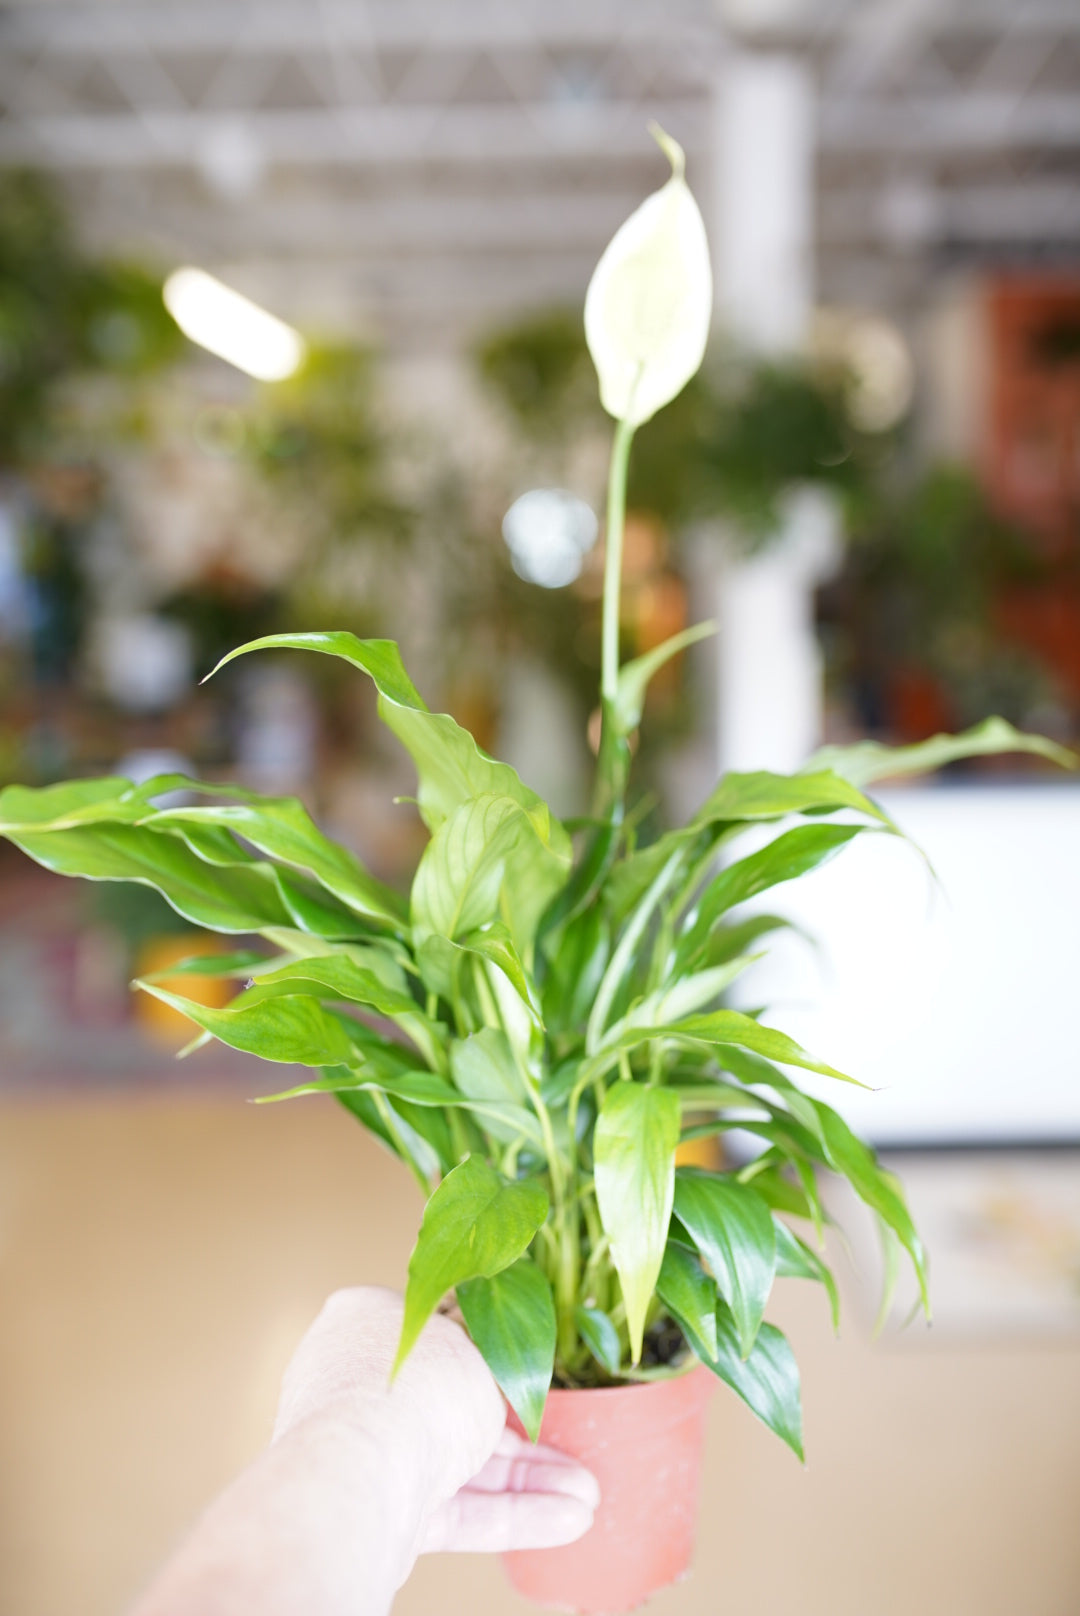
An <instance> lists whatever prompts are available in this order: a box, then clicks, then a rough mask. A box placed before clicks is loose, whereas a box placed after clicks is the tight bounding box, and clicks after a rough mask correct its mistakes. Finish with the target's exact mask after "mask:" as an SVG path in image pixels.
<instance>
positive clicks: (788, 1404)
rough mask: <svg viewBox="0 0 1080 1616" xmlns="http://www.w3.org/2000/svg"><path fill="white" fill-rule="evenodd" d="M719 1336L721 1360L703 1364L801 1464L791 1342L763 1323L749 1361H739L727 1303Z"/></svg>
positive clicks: (796, 1376) (720, 1309) (718, 1327)
mask: <svg viewBox="0 0 1080 1616" xmlns="http://www.w3.org/2000/svg"><path fill="white" fill-rule="evenodd" d="M716 1334H717V1350H716V1356H715V1357H713V1358H702V1360H701V1361H702V1363H703V1364H705V1366H706V1368H708V1369H711V1370H712V1372H713V1374H714V1375H717V1376H719V1378H720V1379H721V1380H722V1381H723V1382H724V1383H725V1385H728V1386H730V1387H731V1389H732V1391H733V1392H735V1393H737V1395H738V1396H739V1397H741V1398H742V1400H743V1402H744V1403H745V1404H746V1406H747V1408H749V1409H750V1410H751V1412H752V1413H754V1414H756V1415H757V1417H758V1419H759V1420H761V1422H762V1423H763V1424H764V1425H767V1426H768V1428H769V1430H770V1431H773V1432H774V1433H775V1434H776V1435H777V1436H778V1437H779V1438H780V1440H781V1441H782V1442H786V1443H787V1445H788V1447H789V1448H790V1449H791V1450H792V1452H793V1453H794V1454H795V1455H796V1457H797V1458H799V1459H802V1458H803V1457H804V1455H803V1431H802V1398H801V1395H800V1390H799V1369H798V1365H797V1364H796V1362H795V1357H794V1354H793V1353H792V1350H791V1348H790V1347H789V1346H788V1343H787V1340H786V1338H785V1337H784V1336H783V1335H782V1334H781V1332H780V1331H779V1330H778V1329H777V1328H776V1327H775V1325H772V1324H763V1325H762V1326H761V1329H760V1330H759V1332H758V1337H757V1340H756V1341H755V1342H754V1346H753V1350H752V1352H751V1353H750V1356H749V1357H748V1358H745V1359H744V1358H742V1357H740V1355H739V1346H738V1332H737V1330H736V1328H735V1320H734V1319H733V1318H732V1316H731V1312H730V1310H729V1309H728V1308H727V1307H725V1306H724V1304H723V1302H721V1303H720V1305H719V1306H718V1308H717V1310H716Z"/></svg>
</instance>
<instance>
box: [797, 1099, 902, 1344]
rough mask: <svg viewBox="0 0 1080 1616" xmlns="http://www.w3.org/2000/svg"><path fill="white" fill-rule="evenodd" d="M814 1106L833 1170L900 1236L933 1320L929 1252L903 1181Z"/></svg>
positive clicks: (834, 1119)
mask: <svg viewBox="0 0 1080 1616" xmlns="http://www.w3.org/2000/svg"><path fill="white" fill-rule="evenodd" d="M813 1105H814V1109H815V1110H816V1111H817V1113H818V1116H819V1117H820V1118H821V1126H822V1131H823V1134H824V1138H825V1151H826V1156H827V1159H828V1163H829V1166H830V1167H832V1168H833V1170H834V1172H837V1173H840V1174H842V1175H843V1177H844V1178H846V1179H847V1181H848V1183H849V1184H850V1185H851V1187H852V1189H853V1190H854V1191H855V1193H856V1195H858V1196H859V1198H860V1200H862V1201H864V1202H865V1203H866V1205H867V1206H869V1207H870V1208H871V1209H872V1210H873V1211H874V1212H876V1213H877V1214H878V1216H879V1218H880V1219H881V1220H882V1222H883V1223H885V1224H886V1225H887V1226H888V1227H889V1228H890V1229H891V1230H892V1231H893V1233H894V1234H895V1235H896V1237H897V1239H898V1240H899V1241H900V1244H901V1245H902V1246H903V1247H904V1249H905V1251H906V1252H907V1254H908V1256H909V1257H910V1258H911V1262H912V1266H913V1267H914V1269H915V1274H916V1277H917V1279H918V1281H919V1291H920V1295H921V1297H922V1303H923V1307H924V1309H925V1311H926V1313H927V1316H929V1313H930V1296H929V1290H928V1281H927V1265H926V1252H925V1250H924V1248H923V1243H922V1241H921V1240H920V1238H919V1235H918V1232H917V1231H916V1228H915V1225H914V1223H913V1222H912V1219H911V1213H910V1212H909V1211H908V1208H907V1202H906V1201H905V1200H904V1192H903V1189H902V1188H901V1185H900V1182H899V1180H898V1179H897V1178H896V1176H895V1175H894V1174H893V1173H890V1172H887V1171H886V1170H885V1168H883V1167H881V1166H879V1164H878V1161H877V1158H876V1157H875V1155H874V1152H873V1151H872V1150H871V1149H870V1147H869V1145H866V1144H864V1143H863V1141H862V1140H861V1139H859V1138H857V1137H856V1136H855V1134H853V1133H852V1131H851V1129H850V1128H849V1127H848V1125H847V1123H846V1122H845V1121H844V1120H843V1118H842V1117H840V1116H838V1115H837V1113H836V1112H835V1111H833V1110H832V1108H831V1107H830V1106H827V1105H825V1104H823V1103H822V1102H821V1101H820V1100H815V1101H814V1102H813Z"/></svg>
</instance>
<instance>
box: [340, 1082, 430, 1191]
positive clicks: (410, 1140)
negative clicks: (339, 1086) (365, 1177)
mask: <svg viewBox="0 0 1080 1616" xmlns="http://www.w3.org/2000/svg"><path fill="white" fill-rule="evenodd" d="M334 1097H335V1099H336V1100H337V1101H338V1103H339V1104H340V1105H342V1106H343V1107H344V1108H345V1110H346V1111H349V1112H351V1113H352V1115H353V1116H354V1117H356V1118H357V1120H358V1121H359V1122H361V1123H363V1125H364V1127H365V1128H367V1129H368V1130H369V1132H371V1133H373V1134H374V1135H375V1137H376V1138H377V1139H379V1140H381V1142H382V1143H383V1144H384V1145H385V1146H386V1147H387V1149H388V1150H390V1151H392V1152H393V1154H394V1155H395V1156H396V1157H397V1158H398V1160H399V1161H403V1162H405V1164H406V1166H408V1167H409V1168H410V1169H411V1171H412V1172H413V1174H414V1175H415V1176H416V1178H417V1180H418V1181H419V1182H420V1183H421V1184H422V1185H423V1186H424V1190H425V1192H426V1191H427V1190H428V1189H429V1188H430V1182H431V1179H432V1178H434V1176H435V1174H436V1173H439V1172H445V1170H446V1169H447V1167H449V1166H450V1164H451V1163H452V1162H453V1160H454V1150H453V1144H452V1141H451V1139H450V1130H449V1127H448V1126H447V1121H446V1116H445V1113H444V1112H442V1111H437V1110H433V1109H431V1108H430V1107H428V1108H425V1107H423V1106H412V1105H409V1104H408V1103H407V1102H405V1101H401V1102H400V1103H398V1104H394V1103H392V1102H391V1101H390V1100H389V1099H388V1098H387V1096H386V1095H385V1094H380V1093H378V1092H377V1091H376V1090H374V1089H344V1090H342V1091H340V1092H335V1095H334Z"/></svg>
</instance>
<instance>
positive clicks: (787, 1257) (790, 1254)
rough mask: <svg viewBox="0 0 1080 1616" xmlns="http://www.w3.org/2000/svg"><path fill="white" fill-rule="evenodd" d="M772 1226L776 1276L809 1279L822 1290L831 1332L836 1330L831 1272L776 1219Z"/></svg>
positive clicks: (837, 1298)
mask: <svg viewBox="0 0 1080 1616" xmlns="http://www.w3.org/2000/svg"><path fill="white" fill-rule="evenodd" d="M773 1222H774V1224H775V1225H776V1273H777V1277H778V1278H781V1279H812V1280H814V1281H816V1283H817V1284H819V1285H823V1286H824V1287H825V1292H826V1295H827V1296H828V1298H829V1312H830V1315H831V1317H832V1326H833V1329H834V1330H839V1328H840V1292H839V1291H838V1290H837V1288H836V1280H835V1279H834V1278H833V1273H832V1269H831V1268H830V1267H829V1266H828V1264H827V1263H825V1262H823V1261H822V1259H821V1258H820V1257H819V1256H818V1254H817V1252H816V1251H815V1250H814V1249H813V1247H812V1246H808V1245H807V1244H806V1241H805V1240H800V1239H799V1236H798V1235H797V1234H795V1233H794V1232H793V1231H792V1230H791V1229H789V1228H788V1226H787V1224H786V1223H784V1222H783V1221H782V1220H781V1219H780V1218H774V1219H773Z"/></svg>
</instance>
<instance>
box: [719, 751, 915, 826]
mask: <svg viewBox="0 0 1080 1616" xmlns="http://www.w3.org/2000/svg"><path fill="white" fill-rule="evenodd" d="M841 808H853V809H855V811H856V812H857V813H860V814H866V815H868V816H869V817H870V818H871V819H877V820H880V821H881V823H882V824H891V821H890V819H889V816H888V815H887V814H886V813H885V811H884V810H883V809H882V808H880V807H879V806H878V804H877V803H875V802H872V801H871V800H870V798H869V797H866V796H864V795H863V793H862V792H861V791H860V790H858V788H857V787H856V786H855V785H853V784H852V783H851V782H850V781H849V780H845V779H842V778H841V777H840V775H838V774H835V773H833V772H832V770H831V769H827V768H820V767H819V768H810V767H809V766H808V767H807V768H806V769H805V770H804V771H803V772H802V773H801V774H770V773H768V772H767V771H764V770H761V771H758V772H757V773H754V774H725V775H724V778H723V779H722V780H721V781H720V784H719V785H718V786H717V787H716V789H715V791H713V792H712V794H711V795H710V796H709V797H707V798H706V800H705V801H704V802H703V803H702V805H701V807H700V808H699V809H698V811H697V813H696V814H695V815H694V817H693V819H692V820H691V821H690V825H689V827H688V829H689V828H692V829H701V828H702V827H704V826H706V825H716V824H725V823H729V822H739V823H744V822H747V821H751V820H759V819H784V818H786V816H787V815H788V814H807V813H814V814H819V813H835V812H836V811H838V810H839V809H841Z"/></svg>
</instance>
